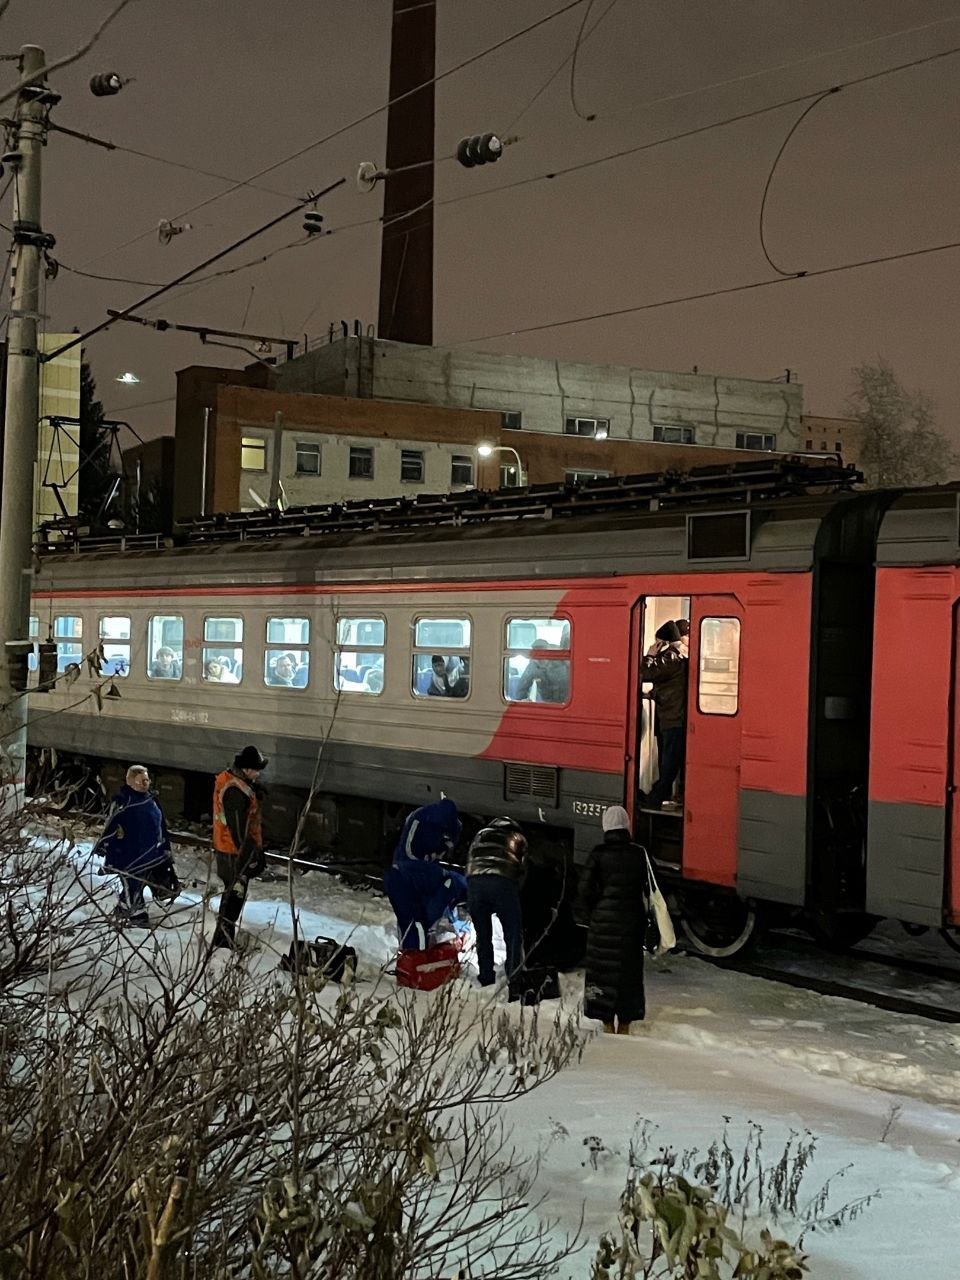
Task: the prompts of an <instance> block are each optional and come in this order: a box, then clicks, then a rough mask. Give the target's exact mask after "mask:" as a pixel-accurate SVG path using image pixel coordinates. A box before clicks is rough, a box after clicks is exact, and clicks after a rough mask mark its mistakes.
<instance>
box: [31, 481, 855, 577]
mask: <svg viewBox="0 0 960 1280" xmlns="http://www.w3.org/2000/svg"><path fill="white" fill-rule="evenodd" d="M859 479H860V475H859V473H858V472H856V471H855V470H854V469H853V468H852V467H846V466H844V465H843V463H842V462H841V461H840V460H839V459H829V460H824V461H813V460H811V459H809V458H803V457H798V458H786V459H779V458H778V459H768V458H763V459H758V460H756V461H751V462H745V463H736V464H732V465H727V466H721V467H701V468H696V469H695V470H692V471H690V472H688V473H685V474H683V475H680V474H673V473H666V474H659V473H658V474H656V475H639V476H622V477H612V478H609V479H598V480H595V481H589V482H587V483H585V484H578V485H576V486H574V485H559V486H557V485H549V486H547V485H539V486H537V485H535V486H530V487H529V488H526V489H522V490H505V491H504V490H501V491H495V492H491V493H485V492H478V491H468V492H466V493H461V494H443V495H427V496H424V497H420V498H417V499H387V500H383V501H379V502H366V503H341V504H333V505H328V506H324V507H301V508H295V509H291V510H287V511H274V510H267V511H261V512H253V513H243V514H240V513H237V514H231V515H220V516H214V517H210V518H208V519H204V520H197V521H193V522H191V523H190V524H188V525H184V526H181V527H180V528H179V529H178V532H177V534H176V536H175V537H174V538H168V539H162V538H154V537H150V538H143V537H140V538H137V537H126V538H124V537H120V538H112V539H89V540H84V539H77V540H75V541H71V542H51V543H49V544H48V545H46V546H43V547H41V548H40V549H39V550H40V553H41V554H40V570H39V574H38V579H39V580H38V583H37V586H38V587H41V588H47V589H58V590H68V589H69V588H70V587H71V586H77V587H79V586H81V585H89V582H90V579H91V578H92V577H94V576H95V578H96V582H97V584H98V585H103V586H104V588H107V589H109V588H110V587H118V588H122V587H124V586H130V585H134V584H135V585H137V586H139V587H151V586H160V585H167V586H168V585H169V584H170V579H171V577H175V579H176V581H177V583H178V584H182V585H183V586H185V587H187V586H191V585H202V584H203V583H208V582H211V581H212V580H214V579H215V580H216V581H217V582H219V583H224V584H234V583H249V584H251V585H252V584H256V583H266V582H271V583H281V584H282V583H290V584H292V585H293V584H299V583H337V582H342V583H349V582H363V581H367V582H376V581H383V580H384V579H389V580H392V581H396V582H400V581H404V582H417V581H433V580H441V581H451V580H453V581H470V580H476V581H479V580H488V579H489V578H490V577H491V576H496V577H497V578H499V579H503V580H510V579H529V578H531V577H544V578H562V577H578V576H586V575H598V576H615V575H621V574H628V573H648V574H649V573H679V572H691V571H718V570H724V569H740V570H743V569H744V568H747V567H749V568H752V569H760V570H768V571H770V570H780V571H783V570H793V571H802V570H808V569H810V568H811V566H812V564H813V562H814V560H815V558H816V555H817V554H818V548H821V549H822V546H823V542H824V539H823V530H824V528H825V526H826V525H827V524H828V523H829V517H830V516H831V515H832V514H833V513H834V512H835V511H836V510H837V509H838V506H839V505H840V504H849V503H850V502H851V501H853V500H855V499H856V497H857V495H856V494H855V492H854V486H855V484H856V483H857V481H858V480H859ZM834 523H836V522H834ZM818 540H819V541H818Z"/></svg>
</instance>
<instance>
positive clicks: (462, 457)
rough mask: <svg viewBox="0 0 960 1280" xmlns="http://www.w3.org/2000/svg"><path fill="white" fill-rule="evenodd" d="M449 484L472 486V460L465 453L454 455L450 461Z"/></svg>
mask: <svg viewBox="0 0 960 1280" xmlns="http://www.w3.org/2000/svg"><path fill="white" fill-rule="evenodd" d="M450 483H451V484H473V459H472V458H471V457H470V455H469V454H467V453H455V454H454V455H453V457H452V458H451V459H450Z"/></svg>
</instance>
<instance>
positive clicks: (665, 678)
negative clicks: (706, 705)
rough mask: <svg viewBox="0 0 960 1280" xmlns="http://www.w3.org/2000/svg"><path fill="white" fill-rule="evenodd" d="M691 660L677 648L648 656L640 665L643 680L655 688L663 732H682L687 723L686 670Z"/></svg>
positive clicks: (671, 646)
mask: <svg viewBox="0 0 960 1280" xmlns="http://www.w3.org/2000/svg"><path fill="white" fill-rule="evenodd" d="M689 666H690V660H689V658H687V657H686V656H685V655H684V654H683V653H682V652H681V651H680V649H678V648H677V647H676V646H675V645H668V646H667V648H666V649H663V650H661V651H660V653H655V654H648V655H647V656H646V657H645V658H643V659H642V660H641V662H640V679H641V680H642V681H643V682H644V683H649V684H652V685H653V700H654V702H655V703H656V707H657V719H658V721H659V723H660V728H661V729H680V728H682V727H683V726H684V725H685V724H686V722H687V669H688V668H689Z"/></svg>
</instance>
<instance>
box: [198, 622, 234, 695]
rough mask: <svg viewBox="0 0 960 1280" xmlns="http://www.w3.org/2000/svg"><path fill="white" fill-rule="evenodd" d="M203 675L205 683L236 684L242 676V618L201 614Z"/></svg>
mask: <svg viewBox="0 0 960 1280" xmlns="http://www.w3.org/2000/svg"><path fill="white" fill-rule="evenodd" d="M202 678H203V680H205V681H206V682H207V683H208V684H239V683H240V681H241V680H242V679H243V619H242V618H204V620H203V671H202Z"/></svg>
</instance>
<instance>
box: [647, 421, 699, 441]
mask: <svg viewBox="0 0 960 1280" xmlns="http://www.w3.org/2000/svg"><path fill="white" fill-rule="evenodd" d="M653 438H654V440H656V441H657V442H658V443H659V444H696V442H697V430H696V427H691V426H688V425H686V424H682V425H680V426H666V425H664V424H662V423H659V422H658V423H655V424H654V428H653Z"/></svg>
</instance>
